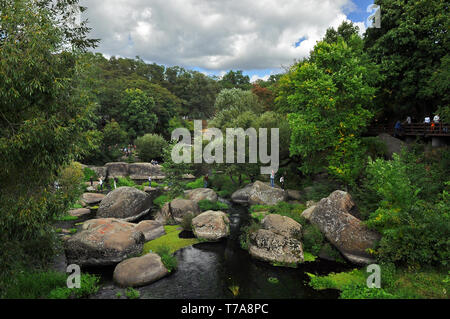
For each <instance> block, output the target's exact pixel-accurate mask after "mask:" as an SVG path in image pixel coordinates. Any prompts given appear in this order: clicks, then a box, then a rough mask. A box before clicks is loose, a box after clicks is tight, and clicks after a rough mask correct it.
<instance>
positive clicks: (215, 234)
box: [192, 210, 230, 241]
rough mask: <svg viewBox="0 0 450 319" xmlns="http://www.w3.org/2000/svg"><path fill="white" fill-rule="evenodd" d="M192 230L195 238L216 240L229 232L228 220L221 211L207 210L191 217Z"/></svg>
mask: <svg viewBox="0 0 450 319" xmlns="http://www.w3.org/2000/svg"><path fill="white" fill-rule="evenodd" d="M192 231H193V232H194V235H195V236H196V237H197V238H200V239H206V240H210V241H216V240H219V239H221V238H224V237H227V236H228V235H229V234H230V220H229V219H228V216H227V214H225V213H224V212H222V211H213V210H208V211H206V212H203V213H201V214H200V215H198V216H197V217H195V218H194V219H192Z"/></svg>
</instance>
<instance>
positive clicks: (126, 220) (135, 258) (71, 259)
mask: <svg viewBox="0 0 450 319" xmlns="http://www.w3.org/2000/svg"><path fill="white" fill-rule="evenodd" d="M186 197H187V198H189V199H181V198H177V199H174V200H173V201H171V202H170V203H167V204H166V205H165V206H164V207H163V208H162V209H161V210H160V212H159V213H158V214H157V216H156V217H157V218H156V220H143V221H141V222H139V223H131V221H136V220H137V219H139V218H141V217H142V216H144V215H145V214H148V213H149V210H150V207H151V204H152V200H151V196H150V195H149V194H147V193H145V192H142V191H140V190H138V189H135V188H132V187H119V188H117V189H115V190H113V191H112V192H110V193H108V194H107V195H106V196H105V195H102V194H96V193H85V194H83V195H82V198H81V201H82V203H83V204H84V205H86V206H87V207H88V206H92V205H98V210H97V212H96V218H95V219H89V220H87V221H85V222H84V223H83V225H82V227H81V230H80V231H79V232H77V233H76V234H75V235H73V236H71V237H69V238H67V239H66V240H65V242H64V250H65V255H66V259H67V262H68V263H69V264H77V265H80V266H82V267H85V266H108V265H116V267H115V270H114V274H113V278H114V281H115V282H116V283H117V284H118V285H120V286H123V287H136V286H142V285H147V284H149V283H151V282H154V281H156V280H158V279H160V278H162V277H164V276H166V275H167V274H168V273H169V271H168V270H167V269H166V268H165V266H164V264H163V262H162V261H161V258H160V257H159V256H158V255H157V254H154V253H149V254H145V255H143V256H141V254H142V249H143V245H144V243H146V242H148V241H151V240H154V239H156V238H158V237H160V236H162V235H164V234H165V230H164V227H163V225H164V224H166V223H168V222H171V221H172V222H176V223H179V222H181V221H182V220H183V217H184V216H186V215H187V214H192V216H193V217H195V218H193V220H192V230H193V232H194V234H195V235H196V236H197V237H198V238H201V239H204V240H208V241H216V240H219V239H221V238H224V237H226V236H228V235H229V232H230V229H229V223H230V221H229V219H228V217H227V215H226V214H225V213H224V212H221V211H207V212H203V213H201V211H200V209H199V207H198V204H197V202H198V201H200V200H202V199H208V200H211V201H217V194H216V193H215V192H214V191H213V190H212V189H207V188H202V189H196V190H192V191H189V192H187V194H186ZM88 213H91V209H89V208H80V209H77V210H73V211H71V214H72V215H73V216H82V215H84V214H88Z"/></svg>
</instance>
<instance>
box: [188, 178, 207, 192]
mask: <svg viewBox="0 0 450 319" xmlns="http://www.w3.org/2000/svg"><path fill="white" fill-rule="evenodd" d="M203 186H205V184H204V182H203V177H199V178H197V179H196V180H195V181H193V182H189V183H187V184H186V186H185V187H186V189H196V188H203Z"/></svg>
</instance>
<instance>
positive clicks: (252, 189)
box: [231, 181, 287, 205]
mask: <svg viewBox="0 0 450 319" xmlns="http://www.w3.org/2000/svg"><path fill="white" fill-rule="evenodd" d="M286 199H287V194H286V192H285V191H284V190H282V189H281V188H278V187H271V186H270V185H268V184H265V183H263V182H260V181H256V182H254V183H253V184H249V185H247V186H245V187H244V188H243V189H239V190H237V191H236V192H234V193H233V194H232V195H231V200H232V201H233V202H235V203H248V204H250V205H276V204H277V203H278V202H281V201H285V200H286Z"/></svg>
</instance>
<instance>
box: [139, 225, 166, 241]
mask: <svg viewBox="0 0 450 319" xmlns="http://www.w3.org/2000/svg"><path fill="white" fill-rule="evenodd" d="M135 229H136V230H138V231H140V232H142V233H143V234H144V237H145V241H150V240H153V239H155V238H158V237H161V236H162V235H164V234H165V233H166V231H165V230H164V226H163V225H162V224H161V223H160V222H158V221H156V220H143V221H141V222H140V223H139V224H137V225H136V227H135Z"/></svg>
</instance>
